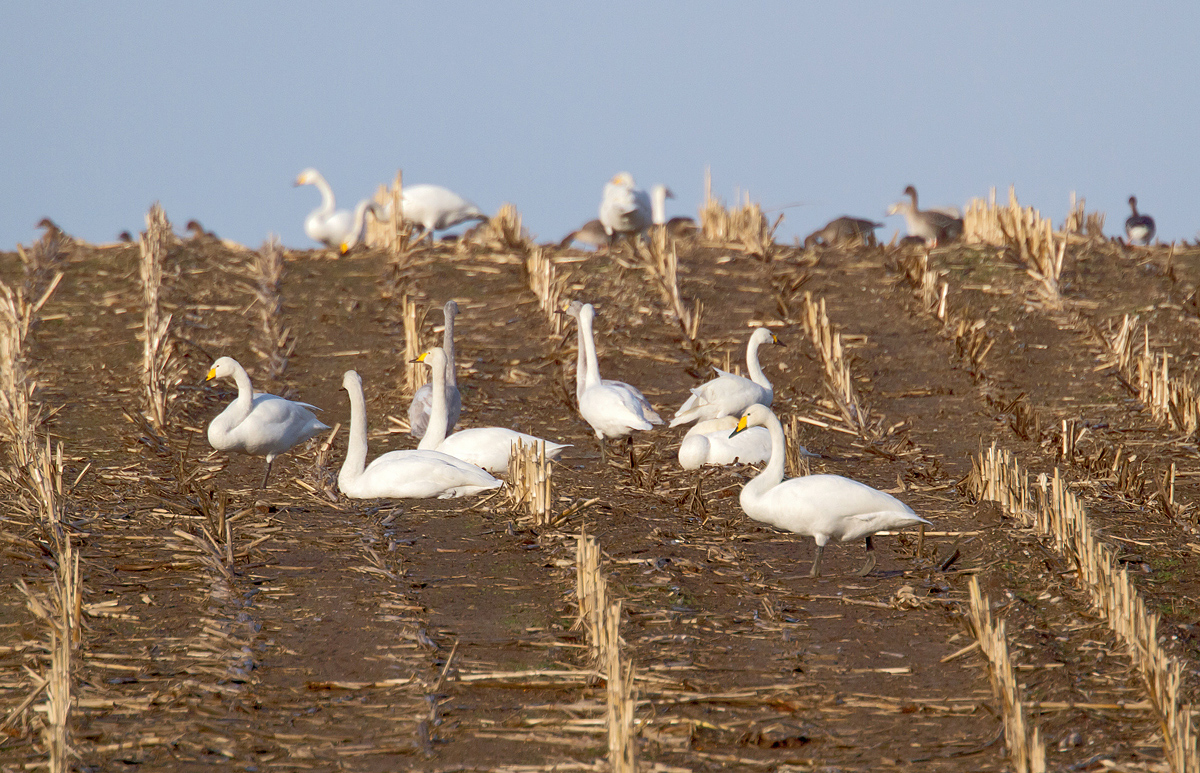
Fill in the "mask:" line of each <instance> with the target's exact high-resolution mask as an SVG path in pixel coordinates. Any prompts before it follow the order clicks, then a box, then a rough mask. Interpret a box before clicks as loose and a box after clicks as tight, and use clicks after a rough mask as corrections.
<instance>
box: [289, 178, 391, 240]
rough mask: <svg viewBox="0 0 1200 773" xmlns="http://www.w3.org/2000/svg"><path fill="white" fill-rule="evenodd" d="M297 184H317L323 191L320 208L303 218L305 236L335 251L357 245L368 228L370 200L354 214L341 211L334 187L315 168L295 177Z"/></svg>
mask: <svg viewBox="0 0 1200 773" xmlns="http://www.w3.org/2000/svg"><path fill="white" fill-rule="evenodd" d="M295 184H296V185H315V186H316V188H317V190H318V191H320V192H321V204H320V206H318V207H317V208H316V209H314V210H313V211H312V212H309V213H308V217H306V218H304V233H306V234H308V238H310V239H312V240H313V241H315V242H321V243H322V244H324V245H325V246H326V247H331V248H333V249H335V250H337V249H342V245H344V244H346V243H350V242H352V243H351V244H350V246H351V247H352V246H354V245H355V244H358V242H359V240H361V239H362V232H363V229H364V228H365V226H366V211H367V210H368V209H370V208H371V207H372V206H373V205H372V202H371V200H370V199H363V200H362V201H360V202H359V203H358V206H357V207H355V211H354V212H350V211H349V210H346V209H338V208H337V201H336V200H335V199H334V197H333V188H330V187H329V183H327V182H326V181H325V178H324V177H322V176H321V173H320V172H318V171H317V170H316V169H313V168H312V167H309V168H308V169H305V170H304V171H303V172H301V173H300V174H299V176H298V177H296V183H295ZM375 206H377V205H375ZM376 211H378V210H376ZM342 252H343V254H344V253H345V252H346V250H342Z"/></svg>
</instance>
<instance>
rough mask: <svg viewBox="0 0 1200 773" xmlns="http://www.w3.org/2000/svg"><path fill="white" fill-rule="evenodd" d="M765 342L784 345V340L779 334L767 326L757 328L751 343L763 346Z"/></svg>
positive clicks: (751, 337)
mask: <svg viewBox="0 0 1200 773" xmlns="http://www.w3.org/2000/svg"><path fill="white" fill-rule="evenodd" d="M763 344H778V345H779V346H783V345H784V343H783V341H780V340H779V336H777V335H775V334H774V333H772V332H771V331H770V330H768V329H766V328H765V327H759V328H755V329H754V334H753V335H751V336H750V345H751V346H762V345H763Z"/></svg>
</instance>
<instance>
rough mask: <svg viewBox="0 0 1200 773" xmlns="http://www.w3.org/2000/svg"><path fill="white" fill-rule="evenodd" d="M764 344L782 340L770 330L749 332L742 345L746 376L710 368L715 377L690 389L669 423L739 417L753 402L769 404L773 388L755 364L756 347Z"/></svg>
mask: <svg viewBox="0 0 1200 773" xmlns="http://www.w3.org/2000/svg"><path fill="white" fill-rule="evenodd" d="M765 343H773V344H777V345H779V346H783V342H782V341H780V340H779V338H778V337H777V336H776V335H775V334H774V333H772V332H771V331H770V330H768V329H766V328H765V327H760V328H756V329H755V331H754V332H753V333H752V334H751V335H750V343H749V344H747V345H746V369H747V370H748V371H749V373H750V378H746V377H745V376H737V375H734V374H733V373H727V372H726V371H723V370H721V369H720V368H713V370H715V371H716V372H717V373H718V376H717V377H716V378H714V379H713V380H712V381H708V382H705V383H703V384H701V385H700V386H698V387H695V388H694V389H692V396H691V397H689V398H688V399H687V400H686V401H685V402H684V404H683V405H681V406H679V410H678V411H676V412H675V417H674V418H673V419H671V425H670V426H672V427H678V426H679V425H681V424H687V423H688V422H690V421H696V420H697V419H716V418H719V417H721V416H741V415H742V413H743V412H744V411H745V410H746V409H747V408H748V407H750V406H751V405H753V404H754V403H762V404H763V405H770V404H771V401H772V400H774V399H775V391H774V389H772V387H771V382H770V381H768V380H767V375H766V374H765V373H763V369H762V366H761V365H759V364H758V347H760V346H762V345H763V344H765Z"/></svg>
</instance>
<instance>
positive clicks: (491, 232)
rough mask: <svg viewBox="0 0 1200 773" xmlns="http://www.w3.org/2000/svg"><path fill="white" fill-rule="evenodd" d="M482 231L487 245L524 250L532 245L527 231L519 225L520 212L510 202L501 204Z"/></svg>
mask: <svg viewBox="0 0 1200 773" xmlns="http://www.w3.org/2000/svg"><path fill="white" fill-rule="evenodd" d="M484 233H485V234H486V236H485V239H486V241H487V244H488V246H491V247H493V248H495V249H499V250H521V251H524V250H528V249H529V248H530V247H531V246H532V243H531V241H530V238H529V232H528V231H526V230H525V228H524V227H523V226H522V225H521V213H520V212H518V211H517V208H516V207H514V206H513V205H512V204H508V203H505V204H503V205H501V207H500V211H498V212H497V213H496V214H495V215H493V216H492V218H491V219H490V220H488V221H487V228H486V229H485V231H484Z"/></svg>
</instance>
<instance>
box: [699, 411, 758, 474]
mask: <svg viewBox="0 0 1200 773" xmlns="http://www.w3.org/2000/svg"><path fill="white" fill-rule="evenodd" d="M737 424H738V419H737V417H736V416H722V417H720V418H718V419H705V420H704V421H698V422H696V425H695V426H694V427H692V428H691V429H689V430H688V433H687V434H686V435H684V437H683V442H682V443H680V444H679V466H680V467H682V468H683V469H685V470H698V469H700V468H701V467H704V466H706V465H708V466H718V467H720V466H724V465H727V464H758V463H759V462H765V461H767V460H768V459H770V458H771V433H769V432H768V431H767V430H766V428H765V427H750V428H749V429H746V430H744V431H742V432H739V433H738V434H737V435H733V436H731V435H730V433H731V432H732V431H733V430H734V429H736V428H737Z"/></svg>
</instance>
